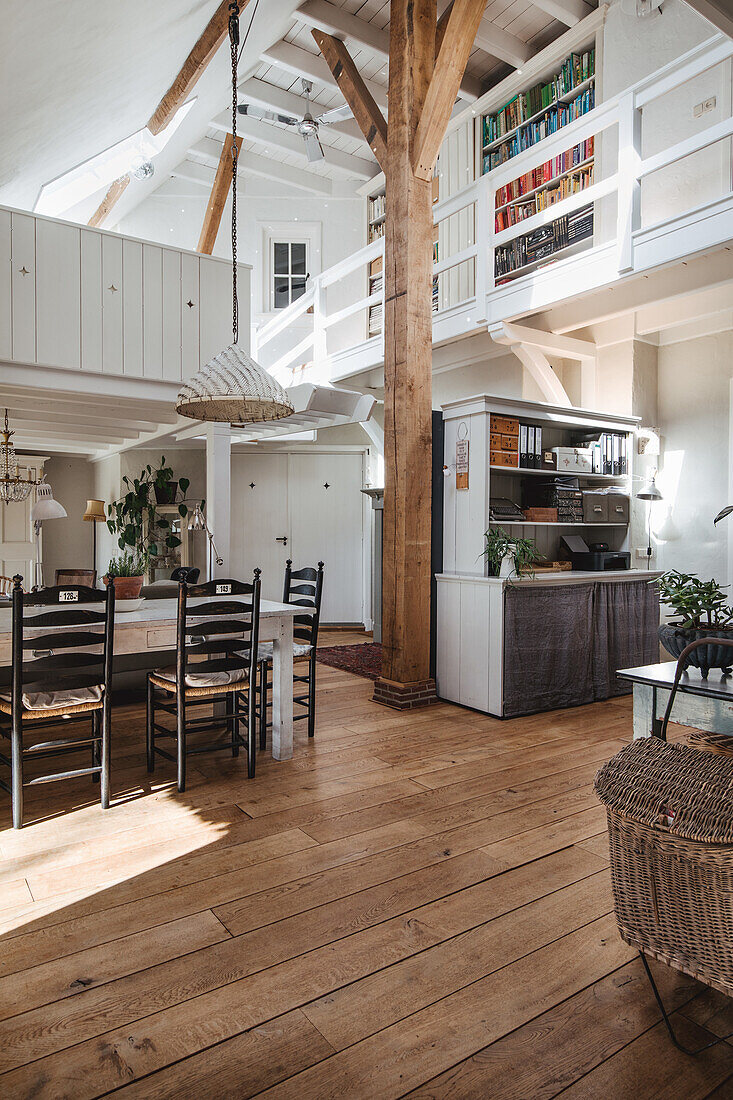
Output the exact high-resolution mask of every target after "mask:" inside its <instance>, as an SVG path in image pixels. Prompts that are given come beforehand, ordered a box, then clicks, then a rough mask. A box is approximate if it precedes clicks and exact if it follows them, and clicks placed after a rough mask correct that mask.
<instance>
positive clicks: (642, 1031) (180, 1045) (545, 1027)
mask: <svg viewBox="0 0 733 1100" xmlns="http://www.w3.org/2000/svg"><path fill="white" fill-rule="evenodd" d="M363 637H364V636H360V635H358V634H354V635H350V634H342V635H331V636H330V637H327V638H325V639H324V640H326V641H327V642H328V644H335V643H337V642H339V641H340V642H354V641H358V640H363ZM371 691H372V685H371V683H370V682H369V681H367V680H364V679H360V678H357V677H354V676H352V675H350V674H349V673H345V672H342V671H340V670H337V669H331V668H326V667H323V666H321V667H319V693H318V706H319V711H318V730H317V736H316V739H315V740H314V741H308V739H307V737H306V736H305V729H304V726H303V724H302V723H300V724H298V725H297V726H296V745H295V754H294V757H293V760H292V761H290V762H287V763H277V762H275V761H273V760H272V759H271V757H270V754H269V748H268V751H267V752H265V753H264V754H259V755H258V763H257V775H256V778H255V780H254V782H249V781H248V780H247V778H246V761H245V760H244V758H243V757H240V758H239V759H238V760H233V759H232V758H231V756H229V755H227V754H223V755H221V756H216V757H213V756H212V757H207V758H195V759H194V761H193V762H192V765H193V766H192V767H191V769H190V773H189V774H190V782H189V784H188V788H187V790H186V792H185V794H183V795H178V794H177V792H176V791H175V785H174V782H173V780H174V772H173V768H172V767H171V766H170V765H169V764H168V763H166V762H163V763H162V764H161V765H159V767H158V768H157V769H156V773H155V775H154V776H153V777H152V778H151V777H149V776H148V775H147V773H146V771H145V766H144V708H143V707H142V706H141V705H140V704H139V703H134V704H128V705H125V706H116V707H115V711H114V753H113V806H112V808H111V809H110V810H109V811H108V812H106V813H104V812H102V811H101V810H100V808H99V806H98V803H97V797H98V789H97V788H96V787H94V786H93V785H92V784H91V783H88V782H87V781H81V780H80V781H74V782H70V783H65V784H64V783H62V784H56V785H54V786H52V787H46V788H40V787H36V788H31V789H30V790H29V797H28V800H27V820H28V822H29V824H28V826H27V827H26V828H24V829H23V830H22V831H20V832H18V831H14V830H12V829H10V828H9V807H8V800H7V798H6V796H5V795H4V794H1V795H0V814H2V815H3V820H2V827H0V1095H2V1096H3V1097H6V1096H7V1097H8V1098H10V1100H15V1098H16V1097H17V1098H20V1097H29V1098H30V1097H34V1098H37V1100H41V1098H47V1100H59V1098H62V1097H69V1098H73V1100H85V1098H88V1100H93V1098H95V1097H99V1096H102V1095H105V1094H107V1093H110V1092H120V1093H121V1095H122V1096H124V1097H125V1100H127V1098H128V1097H129V1100H134V1098H139V1100H152V1098H158V1097H160V1098H165V1097H169V1098H173V1097H176V1098H180V1097H196V1098H197V1100H205V1098H207V1097H213V1098H219V1097H221V1098H229V1097H232V1096H237V1097H249V1096H255V1095H262V1096H268V1097H272V1098H275V1097H294V1098H296V1097H297V1100H308V1098H311V1097H312V1098H314V1100H316V1098H317V1100H325V1098H328V1097H333V1098H336V1097H338V1098H343V1097H364V1098H365V1100H366V1098H369V1100H372V1098H374V1100H376V1098H378V1100H382V1098H388V1097H401V1096H407V1095H410V1096H413V1097H420V1098H421V1100H428V1098H431V1100H438V1098H441V1100H442V1098H445V1100H448V1098H450V1100H458V1098H460V1097H465V1098H470V1097H475V1098H477V1100H478V1098H485V1097H490V1098H492V1100H525V1098H528V1097H532V1098H533V1100H549V1098H550V1097H554V1096H559V1095H562V1096H566V1097H568V1100H576V1098H577V1100H585V1098H586V1097H595V1096H598V1097H604V1100H616V1098H619V1100H622V1098H625V1097H629V1098H631V1097H637V1096H639V1097H648V1098H649V1100H651V1098H652V1097H659V1096H666V1095H675V1096H679V1097H682V1098H684V1100H687V1098H698V1097H699V1098H700V1100H703V1098H707V1097H710V1100H713V1098H715V1100H725V1098H726V1097H733V1045H731V1044H728V1043H726V1044H723V1046H722V1047H720V1048H719V1049H717V1050H715V1051H711V1052H709V1053H706V1054H704V1055H702V1056H701V1057H700V1058H698V1059H693V1060H691V1059H686V1058H684V1056H682V1055H679V1054H678V1053H677V1052H675V1051H674V1048H673V1047H671V1045H670V1044H669V1042H668V1041H667V1038H666V1035H665V1034H664V1032H663V1029H662V1027H661V1025H660V1019H659V1013H658V1011H657V1009H656V1005H655V1004H654V1002H653V999H652V997H651V994H650V991H649V989H648V987H647V985H646V983H645V978H644V975H643V971H642V969H641V966H640V963H639V960H638V957H636V956H635V954H634V952H633V951H631V950H630V949H629V948H628V947H627V946H626V945H625V944H623V943H622V941H621V940H620V938H619V936H618V932H617V929H616V925H615V920H614V917H613V902H612V896H611V892H610V884H609V874H608V846H607V841H606V834H605V816H604V811H603V809H602V807H600V806H599V805H598V802H597V800H596V798H595V795H594V794H593V789H592V784H593V777H594V774H595V772H596V771H597V769H598V767H600V765H601V764H602V763H603V762H604V761H605V760H607V759H608V758H609V757H610V756H612V755H613V754H614V753H615V752H617V751H618V750H619V748H621V746H622V745H623V744H625V743H626V741H627V740H628V739H629V737H630V736H631V710H630V702H629V700H628V699H616V700H613V701H609V702H608V703H603V704H595V705H593V706H586V707H580V708H576V709H574V710H566V711H556V712H553V713H552V714H545V715H531V716H529V717H527V718H521V719H516V720H513V721H510V722H498V721H496V720H494V719H491V718H489V717H487V716H486V715H482V714H478V713H476V712H472V711H468V710H463V709H461V708H458V707H454V706H450V705H448V704H438V705H437V706H435V707H432V708H429V709H427V710H425V711H418V712H415V713H404V714H397V713H394V712H392V711H389V710H386V709H384V708H381V707H378V706H376V705H375V704H373V703H372V702H371ZM676 735H678V734H676ZM656 971H657V974H658V978H659V982H660V986H661V988H662V990H663V993H664V996H665V997H666V998H667V999H668V1001H669V1003H670V1006H671V1007H672V1008H673V1009H674V1010H675V1020H676V1021H677V1023H678V1026H679V1028H680V1031H681V1032H682V1033H683V1034H684V1036H685V1037H686V1038H687V1039H688V1040H689V1041H690V1042H703V1041H705V1040H706V1038H709V1037H711V1036H713V1035H724V1034H726V1033H727V1031H728V1030H730V1024H731V1015H732V1013H731V1007H730V1001H727V1000H726V999H725V998H723V997H722V996H721V995H719V994H715V993H712V992H711V991H709V990H707V989H705V988H704V987H702V986H700V985H699V984H698V983H696V982H694V981H692V980H691V979H688V978H685V977H682V976H681V975H679V974H676V973H675V972H672V971H669V970H668V969H666V968H664V967H661V966H659V965H657V966H656Z"/></svg>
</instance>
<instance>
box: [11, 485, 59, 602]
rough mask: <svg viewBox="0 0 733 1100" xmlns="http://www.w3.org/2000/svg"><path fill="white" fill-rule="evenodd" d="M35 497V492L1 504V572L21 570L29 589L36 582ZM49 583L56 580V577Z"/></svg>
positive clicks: (24, 582) (25, 584) (24, 583)
mask: <svg viewBox="0 0 733 1100" xmlns="http://www.w3.org/2000/svg"><path fill="white" fill-rule="evenodd" d="M35 499H36V497H35V493H31V495H30V496H29V497H28V498H27V499H26V500H23V501H18V502H17V503H15V504H0V573H2V575H3V576H4V577H13V576H14V575H15V574H16V573H20V575H21V577H22V578H23V587H24V588H25V590H26V591H29V590H30V589H31V588H32V587H33V584H34V583H35V578H34V565H35V559H36V551H35V545H34V541H33V524H32V523H31V508H32V507H33V502H34V501H35ZM49 583H51V584H52V583H53V577H51V578H50V582H49Z"/></svg>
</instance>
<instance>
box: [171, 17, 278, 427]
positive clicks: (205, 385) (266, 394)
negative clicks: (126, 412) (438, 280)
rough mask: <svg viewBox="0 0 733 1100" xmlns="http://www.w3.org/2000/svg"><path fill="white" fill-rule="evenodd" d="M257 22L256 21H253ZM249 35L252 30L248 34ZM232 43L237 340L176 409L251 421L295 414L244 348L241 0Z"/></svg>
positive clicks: (184, 392) (186, 390)
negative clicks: (239, 172) (239, 210)
mask: <svg viewBox="0 0 733 1100" xmlns="http://www.w3.org/2000/svg"><path fill="white" fill-rule="evenodd" d="M250 26H251V24H250ZM248 33H249V32H248ZM229 45H230V53H231V61H232V146H231V150H232V151H231V156H232V342H231V344H230V345H229V347H226V348H224V349H223V350H222V351H220V352H219V354H218V355H215V356H214V358H213V359H211V360H209V362H208V363H206V364H205V365H204V366H203V367H201V369H200V370H199V371H198V373H197V374H195V375H194V376H193V378H191V379H190V380H189V381H188V382H185V383H184V385H183V386H182V388H181V392H180V393H179V394H178V399H177V401H176V412H179V413H180V414H181V416H190V417H191V418H192V419H194V420H213V421H217V420H218V421H223V422H228V423H230V424H251V423H253V422H256V421H260V420H279V419H280V418H281V417H284V416H292V414H293V413H294V412H295V409H294V408H293V404H292V402H291V400H290V398H289V397H288V395H287V393H286V392H285V390H284V389H283V388H282V386H281V385H280V384H279V383H278V382H276V381H275V379H274V378H273V377H272V375H271V374H268V372H267V371H266V370H263V369H262V367H261V366H260V365H259V364H258V363H255V361H254V359H252V358H251V356H249V355H247V353H246V352H245V351H244V350H243V349H242V348H240V346H239V311H238V303H237V160H238V155H239V154H238V149H237V60H238V58H237V53H238V49H239V2H238V0H231V3H230V4H229Z"/></svg>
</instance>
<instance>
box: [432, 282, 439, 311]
mask: <svg viewBox="0 0 733 1100" xmlns="http://www.w3.org/2000/svg"><path fill="white" fill-rule="evenodd" d="M438 304H439V303H438V276H437V275H433V289H432V308H433V313H437V312H438Z"/></svg>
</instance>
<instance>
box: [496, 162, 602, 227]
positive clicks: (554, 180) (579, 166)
mask: <svg viewBox="0 0 733 1100" xmlns="http://www.w3.org/2000/svg"><path fill="white" fill-rule="evenodd" d="M593 161H594V157H588V158H587V159H586V160H584V161H581V162H580V164H574V165H573V167H572V168H567V169H566V170H565V171H564V172H561V173H560V175H559V176H553V177H552V179H551V180H545V182H544V183H541V184H540V185H539V187H535V188H534V190H532V191H526V192H525V193H524V194H523V195H517V197H516V199H509V202H505V203H504V204H503V205H502V206H497V207H496V209H495V210H494V213H495V214H499V213H501V211H502V210H506V209H507V207H509V206H516V205H517V203H520V202H527V201H528V200H529V199H531V198H533V197H534V196H535V195H538V194H539V193H540V191H545V190H547V188H548V187H554V186H556V185H557V184H558V183H559V182H560V180H563V179H565V178H566V177H567V176H572V174H573V172H581V171H582V170H583V168H587V167H588V165H589V164H593ZM525 174H526V173H525ZM512 182H513V181H512ZM572 194H574V195H575V194H577V195H580V194H582V192H581V191H573V192H572ZM545 209H546V210H549V209H550V207H549V206H548V207H545ZM514 225H521V222H514ZM508 228H510V227H509V226H507V229H508ZM512 228H513V227H512Z"/></svg>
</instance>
